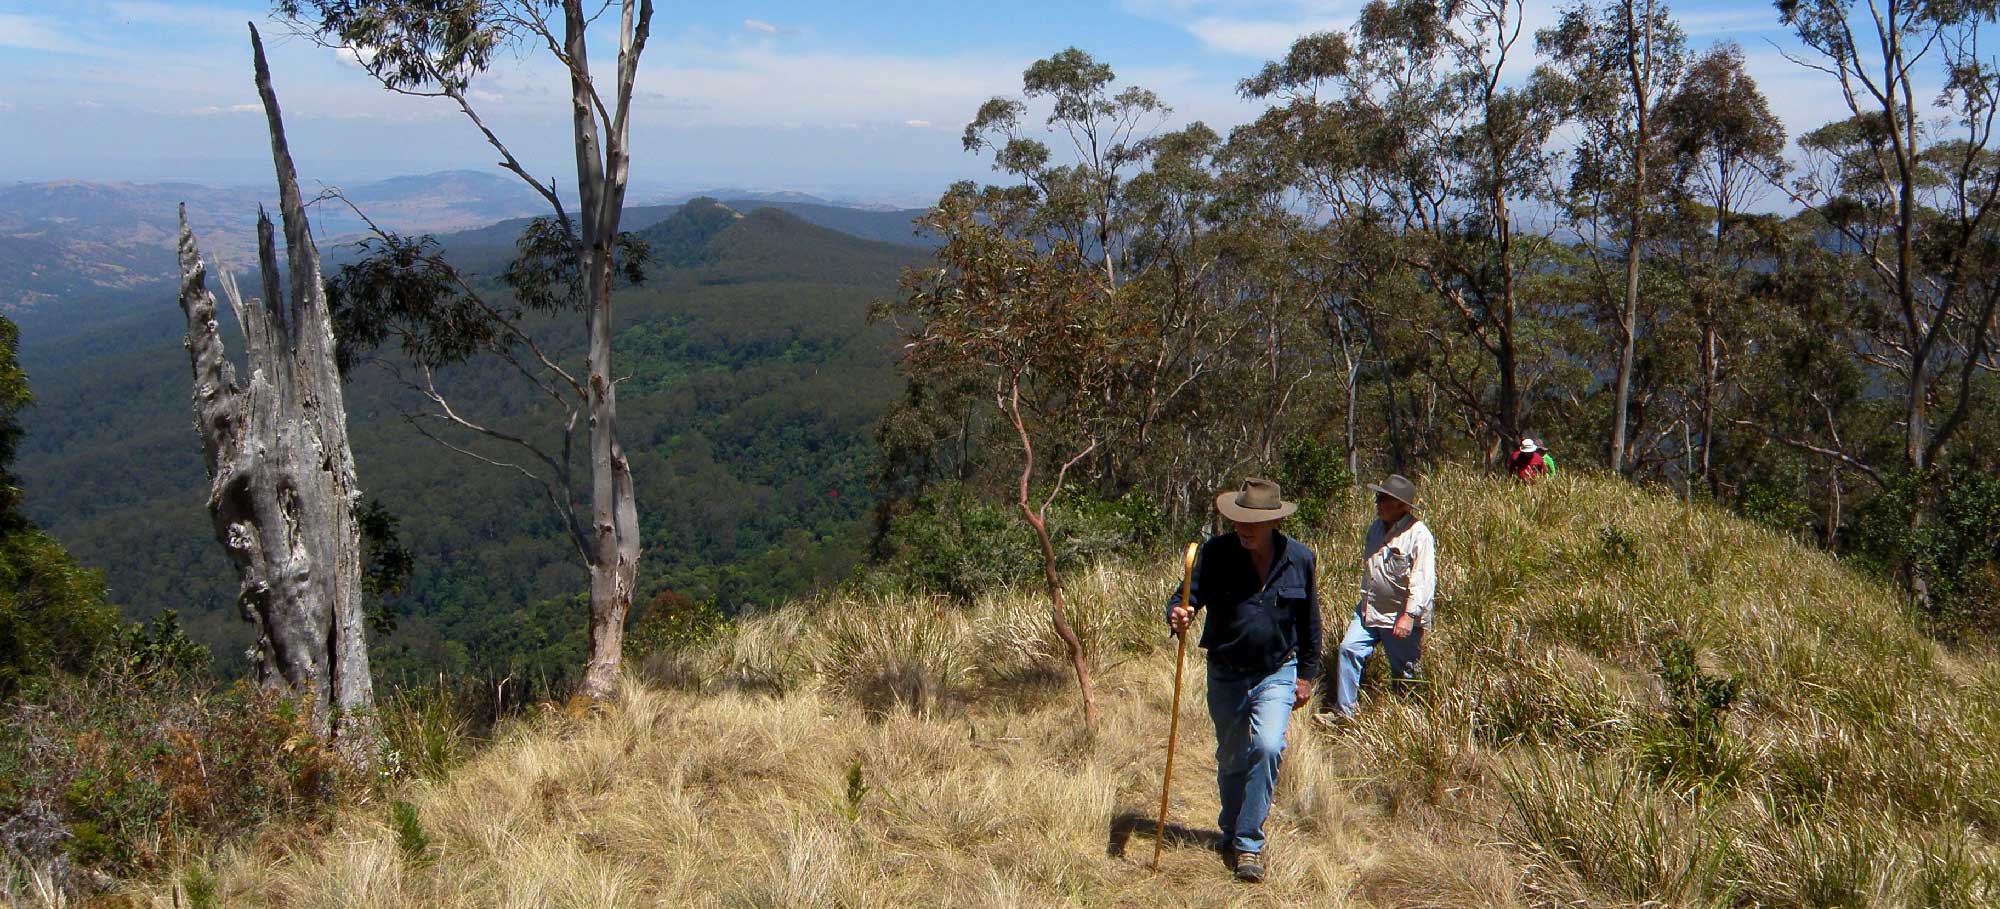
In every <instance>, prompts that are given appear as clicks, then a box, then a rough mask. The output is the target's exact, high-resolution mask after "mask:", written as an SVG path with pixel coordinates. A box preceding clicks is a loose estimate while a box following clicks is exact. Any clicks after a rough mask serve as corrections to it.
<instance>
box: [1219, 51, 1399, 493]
mask: <svg viewBox="0 0 2000 909" xmlns="http://www.w3.org/2000/svg"><path fill="white" fill-rule="evenodd" d="M1379 49H1380V48H1371V50H1379ZM1422 65H1423V58H1422V57H1421V56H1419V55H1407V56H1404V55H1398V56H1394V57H1387V58H1382V59H1378V60H1376V61H1375V62H1374V64H1373V65H1371V64H1370V63H1368V62H1367V61H1364V60H1362V59H1359V58H1358V57H1357V55H1356V54H1355V51H1354V47H1353V45H1352V44H1351V43H1350V42H1349V40H1348V36H1347V35H1345V34H1341V33H1338V32H1319V33H1315V34H1310V35H1306V36H1303V37H1301V38H1299V39H1298V40H1297V41H1295V42H1294V43H1293V44H1292V46H1291V48H1290V49H1289V50H1288V51H1287V52H1286V54H1285V56H1284V57H1283V58H1282V59H1280V60H1275V61H1271V62H1268V63H1266V64H1265V65H1264V66H1263V68H1262V69H1261V70H1259V72H1258V73H1257V74H1256V75H1254V76H1251V77H1249V78H1247V79H1244V80H1243V81H1242V82H1240V83H1239V84H1238V86H1237V89H1238V91H1239V92H1240V93H1241V94H1242V95H1243V96H1244V97H1247V98H1253V99H1262V100H1266V101H1268V102H1269V103H1270V107H1269V108H1268V109H1267V110H1266V111H1265V112H1264V113H1263V114H1262V115H1261V116H1259V117H1258V118H1257V120H1256V121H1255V122H1253V123H1251V124H1249V125H1247V126H1245V127H1243V128H1241V129H1239V130H1237V131H1236V133H1235V134H1233V135H1232V137H1231V144H1232V146H1235V147H1236V148H1237V149H1238V152H1237V155H1236V157H1237V159H1238V160H1240V161H1241V162H1242V166H1241V167H1239V168H1237V170H1238V171H1239V172H1240V173H1244V174H1255V175H1258V176H1260V177H1261V178H1262V179H1263V180H1268V181H1275V182H1277V183H1280V184H1281V185H1283V186H1284V187H1285V188H1287V189H1289V190H1290V191H1291V192H1293V193H1294V194H1296V202H1297V203H1299V205H1300V207H1301V209H1302V211H1303V212H1304V214H1305V217H1306V218H1307V219H1308V220H1310V221H1312V222H1315V223H1317V224H1319V225H1321V227H1320V229H1319V230H1317V231H1315V232H1313V235H1312V236H1311V237H1310V238H1307V239H1306V242H1304V243H1301V244H1300V245H1299V247H1298V253H1299V259H1298V261H1297V263H1296V267H1297V268H1299V269H1300V270H1301V271H1302V272H1304V273H1307V274H1310V275H1312V276H1314V277H1315V279H1316V280H1317V282H1318V286H1319V288H1320V293H1319V299H1320V301H1321V305H1320V307H1319V312H1318V313H1317V315H1318V318H1317V320H1316V321H1317V324H1318V326H1319V329H1320V332H1321V334H1322V336H1323V337H1324V338H1325V339H1326V341H1327V343H1328V345H1329V348H1330V350H1329V353H1330V354H1332V355H1333V356H1334V357H1335V358H1336V361H1337V363H1338V368H1339V369H1340V370H1341V374H1342V383H1341V391H1342V396H1343V397H1344V398H1345V408H1344V409H1345V414H1344V417H1343V420H1342V423H1343V434H1344V436H1345V441H1346V445H1347V450H1348V470H1349V471H1350V472H1351V473H1353V474H1354V475H1356V476H1359V475H1360V470H1361V467H1360V448H1361V442H1360V439H1359V433H1360V425H1359V424H1360V417H1359V414H1360V411H1361V404H1362V401H1361V394H1362V388H1361V384H1362V376H1363V373H1364V372H1369V371H1372V374H1373V376H1374V377H1375V378H1378V379H1379V380H1380V381H1381V384H1382V402H1383V415H1382V422H1383V424H1384V429H1385V430H1386V435H1387V441H1388V461H1389V465H1390V468H1391V469H1392V470H1394V471H1396V472H1405V471H1407V470H1408V469H1410V467H1409V465H1410V445H1409V444H1408V441H1407V438H1408V436H1409V431H1408V428H1407V427H1406V426H1405V420H1404V408H1403V407H1401V406H1399V402H1400V400H1401V398H1402V395H1401V393H1400V392H1399V389H1398V387H1397V383H1396V377H1397V374H1398V370H1397V369H1395V368H1393V367H1392V366H1391V359H1392V352H1391V350H1390V347H1391V346H1392V345H1391V344H1388V343H1385V342H1384V334H1385V331H1384V327H1383V325H1382V323H1384V322H1387V321H1391V320H1395V319H1397V318H1399V317H1398V316H1397V315H1395V313H1397V312H1398V311H1400V310H1401V309H1402V307H1401V306H1397V305H1391V304H1390V303H1389V299H1390V298H1391V297H1393V296H1394V294H1393V292H1392V291H1393V289H1395V288H1397V287H1398V286H1399V285H1401V284H1404V283H1406V282H1407V279H1408V278H1409V277H1411V276H1412V275H1413V274H1414V271H1413V270H1412V267H1411V261H1410V260H1411V257H1410V256H1409V255H1407V254H1406V251H1405V250H1404V249H1403V248H1402V246H1401V245H1400V244H1401V243H1402V242H1403V241H1404V240H1405V239H1407V238H1408V237H1409V236H1411V232H1412V231H1413V230H1414V229H1415V227H1416V221H1417V216H1416V210H1415V207H1414V204H1413V203H1414V200H1415V195H1414V193H1411V192H1409V191H1408V189H1407V185H1408V184H1407V181H1408V180H1409V178H1410V176H1411V173H1412V172H1411V171H1409V170H1408V169H1407V168H1406V165H1407V164H1409V163H1410V161H1409V159H1407V158H1406V157H1405V155H1406V154H1407V153H1408V151H1409V149H1410V147H1411V146H1410V144H1409V143H1410V137H1409V135H1408V134H1407V133H1406V132H1405V131H1404V126H1406V125H1408V124H1407V122H1406V121H1402V120H1399V119H1398V118H1397V117H1395V116H1394V115H1393V114H1392V112H1391V111H1392V108H1391V104H1392V103H1393V102H1394V100H1395V99H1394V91H1393V90H1392V89H1387V88H1385V86H1397V85H1408V84H1410V83H1411V82H1412V81H1413V80H1412V79H1411V78H1410V77H1411V74H1412V73H1413V72H1414V71H1415V68H1417V67H1420V66H1422ZM1404 299H1406V296H1405V297H1404V298H1398V299H1397V302H1398V303H1401V302H1403V301H1404ZM1400 318H1401V319H1402V320H1403V321H1410V319H1409V317H1408V316H1407V315H1404V316H1400ZM1371 363H1372V364H1374V365H1373V368H1372V370H1370V368H1369V366H1370V364H1371Z"/></svg>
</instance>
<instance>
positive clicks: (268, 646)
mask: <svg viewBox="0 0 2000 909" xmlns="http://www.w3.org/2000/svg"><path fill="white" fill-rule="evenodd" d="M250 39H251V47H252V49H253V52H254V55H255V67H256V81H257V91H258V94H259V95H260V96H261V97H262V99H263V102H264V112H265V116H266V119H267V120H268V122H269V125H270V132H271V156H272V159H273V162H274V163H275V165H276V169H277V176H278V191H279V206H280V211H281V213H282V216H283V219H284V223H285V253H286V258H287V260H288V265H289V269H288V270H289V272H290V284H291V307H290V311H289V313H288V312H287V311H286V306H285V300H284V292H283V290H282V289H281V288H280V284H279V277H278V274H277V250H276V243H275V240H274V236H273V234H274V231H273V228H272V225H271V221H270V218H269V216H268V215H265V214H264V213H263V212H261V211H260V212H259V223H258V234H257V241H258V259H259V262H260V264H261V266H262V269H261V270H262V272H263V286H264V294H265V295H264V298H263V299H261V300H259V299H254V298H253V299H250V300H247V301H246V300H244V299H243V298H242V296H241V295H240V294H239V293H238V292H237V290H236V284H235V282H234V281H233V280H231V279H230V278H229V277H228V276H227V275H225V276H224V277H223V290H224V292H225V294H226V295H227V296H228V297H229V302H230V305H231V307H232V308H233V309H234V310H235V311H236V318H237V321H238V322H239V323H240V324H241V325H242V327H243V335H244V345H245V348H246V352H247V357H248V365H249V369H250V379H249V383H248V385H244V384H242V383H239V382H238V381H237V378H236V374H235V372H236V371H235V368H234V366H232V365H231V364H230V362H229V359H228V355H227V351H226V350H225V349H224V347H223V343H222V336H221V333H220V332H219V331H218V330H217V324H216V318H215V296H214V294H212V293H210V292H209V290H208V286H207V266H206V264H205V263H203V262H202V260H201V254H200V251H199V249H198V248H197V245H196V243H195V237H194V232H193V231H192V230H190V229H189V228H188V224H187V207H186V206H185V205H183V206H182V207H181V221H180V225H181V226H180V266H181V291H180V306H181V310H182V311H183V312H184V313H185V314H186V316H187V321H188V333H187V338H186V341H185V346H186V347H187V350H188V356H189V360H190V362H191V364H192V366H193V369H194V410H195V417H196V428H197V429H198V430H199V431H200V433H201V437H202V453H203V456H204V460H205V462H206V464H207V466H208V474H209V480H210V488H209V499H208V509H209V514H210V516H211V518H212V520H213V522H214V524H215V533H216V538H217V539H218V540H219V541H221V543H222V545H223V547H224V548H225V549H226V550H227V551H228V553H229V557H230V560H231V562H233V563H234V564H235V566H236V569H237V572H238V574H239V575H240V577H241V588H240V593H239V595H238V603H239V605H240V606H241V608H242V610H243V617H244V618H245V619H246V620H248V621H249V622H250V623H251V624H252V625H254V626H255V628H256V630H257V666H256V669H257V674H258V677H259V680H260V681H261V682H262V684H263V685H265V686H266V687H268V688H274V689H277V690H281V691H283V692H285V693H286V694H288V695H290V696H294V697H298V698H300V699H301V700H302V701H304V702H306V703H307V704H308V705H309V707H310V714H309V715H310V718H311V724H312V728H313V729H314V731H316V732H318V733H320V734H323V735H326V736H329V737H330V738H331V739H332V741H333V742H334V744H335V746H336V747H337V748H338V749H339V751H340V753H341V754H342V755H343V757H345V758H346V759H347V760H348V761H349V762H350V763H352V764H354V765H357V766H367V765H369V764H372V763H373V761H374V758H375V751H376V744H377V740H376V725H375V720H374V717H373V715H372V711H373V708H374V705H375V693H374V685H373V682H372V681H371V679H370V678H369V670H368V643H367V639H366V636H365V631H364V629H365V626H364V622H363V616H362V590H361V533H360V527H359V525H358V524H357V523H356V521H355V517H354V507H355V504H356V502H357V501H358V500H359V498H360V494H361V492H360V487H359V485H358V484H357V482H356V480H355V474H354V455H353V452H352V451H351V450H350V449H349V447H348V441H347V411H346V404H345V402H344V400H343V394H342V388H341V381H340V373H339V371H338V370H337V369H336V367H335V365H334V337H333V325H332V322H331V320H330V318H329V314H328V311H327V306H326V297H325V290H324V287H323V284H322V283H321V279H320V268H319V252H318V250H317V249H316V248H315V246H314V244H313V239H312V232H311V230H310V228H309V226H308V225H307V223H306V217H305V206H304V202H303V200H302V198H301V196H300V193H299V186H298V174H297V171H296V170H295V169H294V168H293V166H292V156H291V151H290V149H289V147H288V146H287V144H286V141H285V131H284V122H283V119H282V117H281V115H280V113H279V109H278V98H277V95H276V93H275V92H273V91H272V89H271V77H270V70H269V68H268V67H267V66H266V65H265V61H264V46H263V42H262V40H261V39H260V38H259V36H258V35H257V30H256V29H255V28H254V27H253V28H251V30H250Z"/></svg>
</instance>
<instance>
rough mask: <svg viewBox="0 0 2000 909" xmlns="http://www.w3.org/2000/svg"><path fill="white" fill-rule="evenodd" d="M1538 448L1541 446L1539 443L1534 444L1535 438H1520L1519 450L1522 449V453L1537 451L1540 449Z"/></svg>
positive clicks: (1540, 448)
mask: <svg viewBox="0 0 2000 909" xmlns="http://www.w3.org/2000/svg"><path fill="white" fill-rule="evenodd" d="M1540 450H1542V446H1540V445H1536V444H1535V440H1534V439H1522V440H1521V451H1522V452H1523V453H1525V454H1534V453H1535V452H1537V451H1540Z"/></svg>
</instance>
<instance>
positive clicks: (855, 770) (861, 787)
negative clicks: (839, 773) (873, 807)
mask: <svg viewBox="0 0 2000 909" xmlns="http://www.w3.org/2000/svg"><path fill="white" fill-rule="evenodd" d="M845 794H846V797H847V803H846V806H845V807H846V811H847V819H848V820H850V821H853V820H858V819H859V818H860V817H861V802H862V800H863V799H866V798H867V797H868V781H867V779H866V778H865V777H864V776H863V775H862V771H861V759H860V758H855V759H854V761H853V763H850V764H848V765H847V790H846V793H845Z"/></svg>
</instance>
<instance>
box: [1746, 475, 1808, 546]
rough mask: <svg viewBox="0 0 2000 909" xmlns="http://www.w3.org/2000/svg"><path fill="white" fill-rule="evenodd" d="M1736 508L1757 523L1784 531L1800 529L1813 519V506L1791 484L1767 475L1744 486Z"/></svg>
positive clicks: (1795, 531) (1798, 531) (1800, 531)
mask: <svg viewBox="0 0 2000 909" xmlns="http://www.w3.org/2000/svg"><path fill="white" fill-rule="evenodd" d="M1736 510H1737V511H1740V512H1742V513H1743V516H1744V517H1747V518H1749V519H1751V520H1753V521H1756V522H1757V523H1759V524H1763V525H1764V526H1766V527H1770V528H1772V529H1773V530H1782V531H1784V532H1786V533H1794V534H1797V533H1802V532H1803V531H1804V529H1805V526H1806V525H1807V524H1808V523H1810V522H1811V521H1812V517H1813V514H1812V509H1811V508H1810V507H1808V506H1807V505H1806V504H1805V503H1804V502H1801V501H1799V500H1798V498H1797V497H1796V496H1795V495H1793V493H1792V491H1791V489H1790V488H1788V487H1786V486H1785V485H1783V484H1781V483H1779V482H1777V481H1776V480H1774V479H1773V478H1770V477H1761V476H1760V477H1758V478H1756V479H1755V480H1752V481H1751V482H1750V483H1749V484H1748V485H1746V486H1744V487H1743V490H1742V492H1741V493H1740V494H1739V495H1738V497H1737V499H1736Z"/></svg>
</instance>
